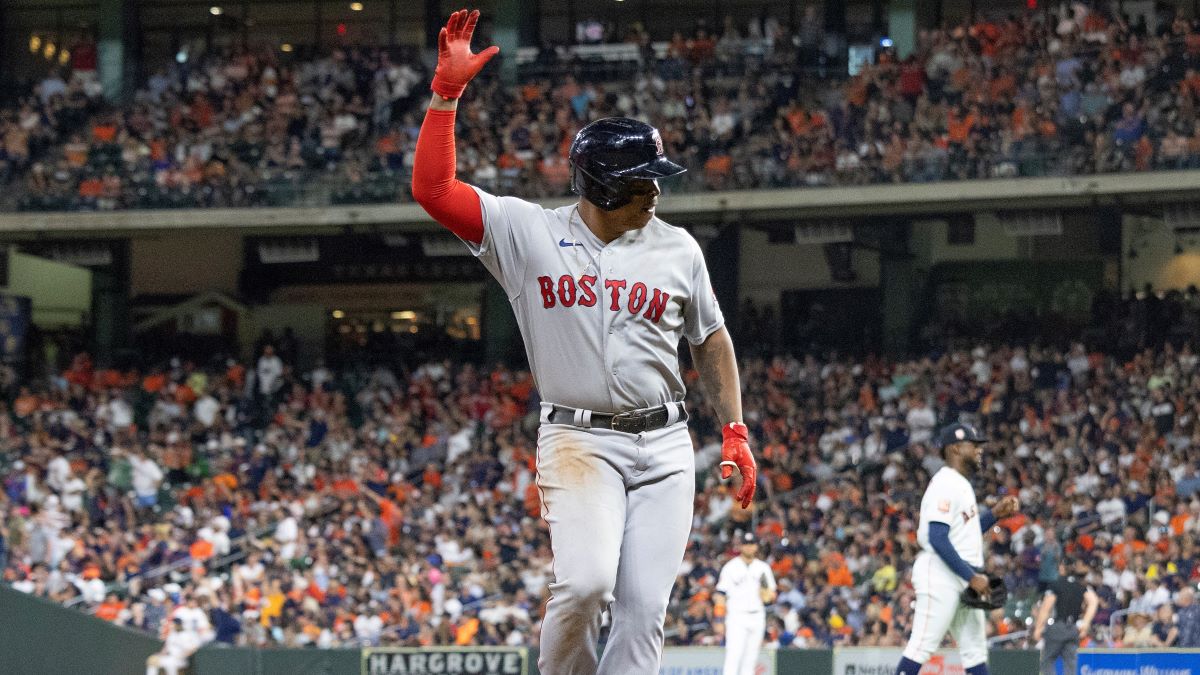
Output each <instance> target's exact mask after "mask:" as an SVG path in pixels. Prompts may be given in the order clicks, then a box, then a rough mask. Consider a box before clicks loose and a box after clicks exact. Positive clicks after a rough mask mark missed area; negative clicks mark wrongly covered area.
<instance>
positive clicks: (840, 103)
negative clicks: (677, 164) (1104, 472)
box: [0, 4, 1200, 211]
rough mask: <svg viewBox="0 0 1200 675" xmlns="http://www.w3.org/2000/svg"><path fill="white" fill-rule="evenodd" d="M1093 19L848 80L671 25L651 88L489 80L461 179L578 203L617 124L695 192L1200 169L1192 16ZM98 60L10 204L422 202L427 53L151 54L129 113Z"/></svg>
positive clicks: (651, 66)
mask: <svg viewBox="0 0 1200 675" xmlns="http://www.w3.org/2000/svg"><path fill="white" fill-rule="evenodd" d="M1074 11H1075V14H1074V15H1072V16H1071V17H1069V18H1063V19H1062V20H1061V21H1056V20H1054V19H1053V18H1052V15H1047V14H1044V13H1038V12H1033V11H1030V12H1028V13H1025V14H1023V15H1018V16H1011V17H1009V18H1008V19H1005V20H997V21H988V20H980V21H978V22H977V23H975V24H966V25H961V26H958V27H955V28H953V29H948V30H928V31H922V32H921V33H920V35H919V36H918V40H917V45H916V46H917V49H916V51H915V53H914V54H912V55H911V56H910V57H909V58H906V59H904V60H903V61H899V60H898V59H897V58H896V56H895V55H894V53H892V52H888V51H885V52H883V53H882V54H881V55H880V56H879V59H878V63H877V64H874V65H867V66H865V67H864V68H863V69H862V71H861V72H860V73H859V74H857V75H855V76H853V77H851V78H849V79H848V80H845V81H841V80H839V79H835V78H832V77H830V76H829V75H828V73H824V74H823V73H822V72H820V71H813V70H811V69H809V68H804V67H801V66H802V65H803V64H804V63H805V51H804V48H803V46H801V47H797V46H796V45H797V44H800V45H805V44H807V43H805V42H804V40H803V39H798V40H795V41H794V40H793V39H792V38H793V37H794V36H792V35H788V34H786V32H785V31H784V29H783V28H782V26H781V24H780V22H778V21H776V20H773V19H770V18H768V19H767V20H766V21H765V22H763V23H758V22H755V23H754V25H753V28H754V30H753V31H750V32H747V33H745V34H743V32H742V31H741V30H740V29H739V27H738V26H736V25H734V24H733V23H727V24H726V26H725V28H724V31H723V32H722V33H721V34H719V35H715V36H710V35H708V34H707V33H706V32H705V31H703V30H698V31H697V32H696V33H695V34H694V35H693V36H692V37H690V38H685V37H684V36H683V35H682V34H680V33H676V34H675V35H674V36H672V37H671V40H670V42H669V43H668V45H667V49H666V51H665V53H664V54H663V55H662V56H661V57H658V56H655V55H654V53H653V50H652V49H649V48H648V45H649V41H650V39H651V37H654V38H656V39H663V38H665V37H666V36H649V35H647V34H644V33H637V32H635V33H633V34H631V36H630V37H629V39H630V40H632V41H634V42H637V43H638V44H641V45H643V47H646V49H644V50H643V51H644V54H645V56H644V57H643V59H642V63H641V67H639V68H638V70H637V74H636V76H634V77H633V78H631V79H623V80H618V81H594V79H595V78H582V77H581V78H580V79H579V80H577V79H576V74H578V73H580V72H581V68H582V66H580V65H579V64H576V63H571V62H567V61H563V62H556V61H555V60H554V58H552V57H551V58H549V59H548V60H544V62H541V63H540V64H539V65H540V69H539V70H538V71H536V72H535V73H534V75H533V76H531V77H529V78H528V79H526V80H525V81H524V82H523V83H522V84H521V85H520V86H518V87H513V88H503V87H501V86H500V85H499V83H498V82H497V81H495V80H492V81H489V82H481V83H480V86H479V87H478V88H477V89H476V90H475V91H473V92H472V95H471V96H469V97H468V98H467V99H466V101H465V103H466V105H465V106H464V110H463V114H462V115H460V120H459V122H460V129H459V133H460V134H461V135H462V136H463V138H465V139H467V140H468V142H467V143H464V146H465V147H464V148H462V151H461V152H460V156H459V170H460V173H461V175H463V176H464V177H465V178H466V179H467V180H470V181H471V182H472V183H474V184H476V185H479V186H481V187H483V188H485V189H489V190H493V191H498V192H500V193H504V194H509V193H520V194H522V195H525V196H532V197H538V196H556V195H563V194H566V193H567V191H568V190H567V183H568V168H567V164H566V159H565V152H566V148H567V146H568V145H569V143H570V140H571V138H572V137H573V136H574V133H575V132H576V131H577V130H578V129H579V128H580V127H581V126H582V125H583V124H585V123H586V122H587V121H589V120H591V119H595V118H598V117H603V116H606V115H617V114H620V115H633V116H638V117H643V118H646V119H647V120H648V121H650V122H651V123H653V124H654V125H655V126H656V127H658V128H659V129H660V130H661V131H662V135H663V140H664V144H665V145H666V147H667V154H669V155H670V156H672V157H677V158H682V159H681V161H682V162H683V163H684V164H685V165H686V166H687V168H688V169H689V173H688V174H686V175H685V177H684V181H683V183H682V185H681V186H680V187H677V188H675V189H682V190H703V189H731V188H771V187H786V186H797V185H800V186H820V185H858V184H867V183H892V182H928V181H937V180H948V179H964V178H991V177H1011V176H1040V175H1075V174H1089V173H1108V172H1118V171H1146V170H1151V169H1177V168H1196V167H1200V119H1198V118H1197V107H1198V106H1197V101H1198V97H1200V24H1198V23H1197V22H1196V21H1189V20H1186V19H1185V18H1183V15H1182V14H1180V15H1178V16H1176V18H1175V19H1174V20H1173V21H1164V22H1162V24H1161V26H1160V27H1159V30H1157V31H1156V32H1155V33H1153V34H1151V33H1150V32H1148V31H1147V29H1146V26H1145V25H1144V24H1141V23H1137V24H1132V25H1131V24H1129V23H1126V22H1125V21H1124V20H1122V19H1120V18H1117V17H1113V16H1110V15H1108V14H1105V13H1104V12H1103V11H1102V10H1091V11H1090V12H1089V11H1088V10H1086V9H1084V8H1083V5H1080V4H1077V5H1075V6H1074ZM1048 17H1050V18H1048ZM801 32H803V30H801ZM752 33H755V34H752ZM795 37H803V36H795ZM804 39H808V38H804ZM810 41H811V40H810ZM544 53H545V54H552V52H544ZM90 67H91V68H93V70H90V71H77V72H74V73H63V74H50V75H49V76H47V77H46V78H45V79H43V80H42V81H40V82H38V83H36V84H34V85H33V86H32V87H31V88H30V89H29V90H28V91H27V92H26V94H25V95H24V96H20V97H17V98H18V101H17V103H15V104H14V105H13V106H12V107H11V108H10V109H8V110H6V111H4V113H3V114H2V115H0V138H3V139H4V143H3V145H2V146H0V183H3V182H9V183H13V184H15V185H16V186H17V187H18V188H19V189H16V190H8V191H6V192H7V196H8V198H9V200H10V202H11V203H10V204H8V205H7V206H9V207H15V208H21V209H27V210H51V211H53V210H93V209H99V210H108V209H121V208H170V207H175V208H186V207H198V206H262V205H268V206H269V205H288V204H301V203H302V204H305V205H313V204H320V203H325V204H329V203H334V204H339V203H341V204H344V203H364V202H380V203H382V202H391V201H395V200H397V199H408V198H409V196H408V195H407V194H404V192H405V190H404V189H402V187H401V186H407V185H408V184H409V180H408V173H409V171H410V169H411V165H412V156H413V150H414V146H415V142H416V135H417V126H418V123H419V120H420V118H421V107H422V105H423V103H424V101H425V93H426V92H425V91H424V89H423V87H422V83H424V82H427V81H428V80H429V76H430V73H429V69H428V66H427V65H426V64H424V63H423V62H422V61H421V60H420V59H419V58H417V57H416V56H415V55H414V54H413V53H411V51H409V50H407V49H400V50H389V49H381V48H369V47H361V48H358V47H342V48H338V49H335V50H333V51H332V52H330V53H327V54H309V55H306V57H301V55H300V53H299V52H296V53H290V54H288V53H285V54H281V53H280V52H278V51H277V48H276V46H275V45H271V46H264V47H261V48H253V47H248V48H244V49H239V50H237V51H230V52H227V53H220V54H215V53H214V54H204V55H200V56H198V57H197V58H195V59H192V60H190V61H187V62H185V63H183V64H179V63H173V62H172V63H169V64H167V63H164V64H145V69H146V71H147V72H148V73H153V74H151V75H150V76H149V77H148V79H147V80H146V81H145V82H144V83H142V86H141V88H140V89H139V90H138V91H137V93H136V95H135V96H134V97H133V100H132V102H131V103H129V104H128V105H126V106H124V107H119V108H111V107H108V106H106V105H105V104H103V103H102V98H101V96H100V89H99V87H98V86H91V84H90V83H94V82H95V78H94V76H95V72H94V67H95V64H94V63H93V64H90ZM485 77H487V75H486V74H485ZM497 101H501V102H503V104H504V106H505V107H504V109H503V110H499V111H497V110H493V109H491V106H493V105H494V104H495V102H497Z"/></svg>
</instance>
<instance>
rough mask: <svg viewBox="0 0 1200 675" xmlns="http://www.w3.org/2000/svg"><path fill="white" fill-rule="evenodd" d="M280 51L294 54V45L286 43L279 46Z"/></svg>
mask: <svg viewBox="0 0 1200 675" xmlns="http://www.w3.org/2000/svg"><path fill="white" fill-rule="evenodd" d="M279 51H281V52H287V53H289V54H290V53H291V52H292V43H290V42H285V43H283V44H281V45H279Z"/></svg>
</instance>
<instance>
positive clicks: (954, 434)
mask: <svg viewBox="0 0 1200 675" xmlns="http://www.w3.org/2000/svg"><path fill="white" fill-rule="evenodd" d="M967 441H970V442H972V443H983V442H985V441H987V436H984V435H983V432H982V431H980V430H979V429H976V428H975V427H974V426H972V425H970V424H961V423H958V422H955V423H954V424H947V425H946V426H944V427H942V428H941V429H940V430H939V431H938V433H937V436H935V437H934V439H933V445H934V447H937V448H944V447H946V446H947V445H953V444H955V443H965V442H967Z"/></svg>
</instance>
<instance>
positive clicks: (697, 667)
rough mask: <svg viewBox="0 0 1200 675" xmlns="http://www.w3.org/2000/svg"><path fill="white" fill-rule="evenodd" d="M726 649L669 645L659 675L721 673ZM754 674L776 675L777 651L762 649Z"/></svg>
mask: <svg viewBox="0 0 1200 675" xmlns="http://www.w3.org/2000/svg"><path fill="white" fill-rule="evenodd" d="M724 666H725V650H724V649H723V648H721V647H667V648H665V649H663V658H662V665H661V666H660V667H659V669H658V675H721V673H722V670H723V668H724ZM754 675H775V652H774V651H773V650H770V649H761V650H759V652H758V664H757V665H755V667H754Z"/></svg>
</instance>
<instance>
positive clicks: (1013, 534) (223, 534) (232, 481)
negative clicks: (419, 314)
mask: <svg viewBox="0 0 1200 675" xmlns="http://www.w3.org/2000/svg"><path fill="white" fill-rule="evenodd" d="M746 346H747V350H746V351H747V352H748V353H753V352H754V349H752V348H751V347H752V345H749V344H747V345H746ZM1198 361H1200V355H1198V354H1197V352H1196V351H1194V349H1193V347H1192V346H1191V344H1190V343H1186V342H1184V343H1182V344H1179V345H1174V344H1172V343H1171V342H1165V343H1159V342H1156V341H1152V342H1148V343H1146V344H1144V345H1139V346H1135V348H1133V349H1127V350H1124V351H1123V352H1121V353H1117V352H1113V351H1104V350H1101V349H1098V348H1089V347H1088V346H1085V345H1084V344H1082V343H1080V342H1070V343H1062V344H1058V343H1050V342H1046V343H1039V342H1036V341H1035V342H1032V343H1028V344H1021V345H1004V344H986V343H982V342H980V343H967V342H960V343H949V344H948V345H947V346H946V347H945V348H940V349H931V350H929V351H928V352H927V353H925V354H924V355H922V356H920V357H919V358H913V359H908V360H900V361H892V360H888V359H884V358H880V357H875V356H856V357H849V356H837V355H835V354H829V355H826V356H823V357H817V356H803V357H793V356H782V355H781V356H775V357H771V358H760V357H757V356H747V357H744V358H743V359H742V364H741V367H742V378H743V386H744V390H745V395H744V406H745V415H746V421H747V423H748V424H749V425H750V428H751V429H752V431H753V436H754V438H755V439H756V443H755V450H756V453H757V456H758V460H759V464H760V467H761V474H760V485H759V489H760V495H761V496H760V498H759V499H758V501H757V503H756V504H754V505H753V506H752V507H751V508H752V510H742V509H740V508H739V507H737V506H735V505H734V503H733V500H732V498H731V494H732V491H731V489H730V488H731V486H730V485H728V484H723V483H721V482H720V481H718V480H717V479H716V472H715V471H714V464H715V462H716V461H717V459H718V457H719V453H720V447H719V438H720V436H719V433H718V429H717V425H716V422H715V420H714V419H713V418H712V416H711V413H710V411H709V410H708V408H707V406H706V404H705V403H704V397H703V395H702V392H701V391H699V389H698V388H697V387H695V386H693V388H692V390H691V392H690V393H689V398H688V403H689V407H690V409H691V410H692V411H693V413H694V416H693V421H692V422H691V425H690V426H691V429H692V433H693V436H694V439H695V447H696V467H697V474H696V475H697V488H698V490H697V497H696V502H695V528H694V532H693V535H692V540H691V545H690V546H689V549H688V552H687V556H686V559H685V561H684V564H683V566H682V568H681V569H680V571H679V579H678V582H677V584H676V587H675V591H674V596H673V598H672V601H671V607H670V614H669V617H668V640H669V641H670V642H671V643H674V644H719V640H720V635H719V628H718V622H716V621H715V619H717V618H718V617H715V616H714V614H713V612H714V605H713V599H712V591H713V586H714V584H715V579H716V573H717V571H718V570H719V569H720V567H721V565H722V564H723V562H724V561H725V560H726V559H727V558H728V557H729V556H730V555H732V554H733V552H734V544H733V539H734V537H735V536H736V534H737V533H738V532H740V531H750V530H752V531H754V532H755V533H756V534H757V535H758V536H759V537H760V540H761V541H762V542H763V546H762V550H763V554H764V556H765V558H766V559H767V560H768V562H769V563H770V564H771V566H772V568H773V569H774V571H775V574H776V575H777V577H778V579H779V583H780V593H779V597H778V600H777V601H776V603H775V604H774V606H773V608H772V611H771V614H770V620H769V625H770V636H769V642H770V643H771V644H774V645H791V646H820V645H830V644H839V645H846V644H853V645H877V644H883V645H898V644H900V643H901V641H902V640H903V639H904V636H905V635H906V632H907V629H908V627H909V625H910V622H911V608H910V605H911V601H912V598H913V596H912V590H911V585H910V583H909V582H908V577H907V574H908V568H909V565H910V564H911V562H912V560H913V558H914V556H915V553H916V552H917V548H918V547H917V544H916V537H915V533H916V524H917V523H916V518H917V513H918V504H919V501H920V498H921V494H922V492H923V490H924V487H925V485H926V483H927V480H928V477H929V476H930V475H931V474H932V473H933V472H935V471H936V470H937V469H938V468H939V467H940V466H941V460H940V459H939V457H938V453H937V452H936V451H935V450H934V449H933V448H931V447H930V445H929V440H930V437H931V435H932V433H933V431H934V430H935V428H936V427H937V426H939V425H940V424H943V423H946V422H947V421H951V420H972V421H974V422H976V423H978V424H981V425H982V426H983V428H984V429H986V430H987V433H988V435H989V437H990V438H991V439H992V440H993V443H992V444H991V445H990V446H989V447H988V449H987V451H986V452H985V462H984V468H983V470H982V472H981V473H980V475H978V476H976V477H975V484H976V490H977V493H978V494H979V495H981V497H982V496H995V495H1003V494H1016V495H1018V496H1019V497H1020V499H1021V502H1022V505H1023V508H1022V513H1021V515H1019V516H1014V517H1012V518H1009V519H1007V520H1004V521H1002V522H1001V523H999V524H998V526H997V527H996V528H994V529H993V530H992V531H990V532H988V533H987V535H986V539H987V542H988V550H989V552H990V553H989V556H988V567H989V571H990V572H993V573H997V574H1001V575H1003V576H1005V578H1006V579H1007V581H1008V583H1009V585H1010V587H1011V588H1012V589H1013V597H1014V600H1013V601H1012V602H1011V603H1010V605H1009V606H1008V607H1007V608H1006V609H1005V610H1003V611H997V612H995V613H994V614H993V615H992V616H991V617H990V620H991V622H992V627H991V634H993V635H998V636H1004V635H1006V634H1008V633H1011V632H1013V631H1016V630H1021V629H1023V628H1024V627H1025V622H1026V620H1027V618H1028V616H1029V614H1030V612H1031V609H1032V603H1033V602H1034V601H1036V597H1037V592H1038V591H1039V590H1040V589H1043V588H1045V586H1046V585H1047V584H1048V583H1050V582H1052V581H1053V580H1054V579H1055V578H1056V575H1057V573H1058V572H1057V567H1058V561H1060V560H1062V559H1063V557H1064V556H1074V557H1082V558H1083V559H1084V560H1086V561H1087V562H1088V564H1089V565H1090V567H1091V569H1092V577H1091V579H1090V581H1091V583H1092V584H1093V585H1094V586H1095V588H1096V589H1097V592H1098V593H1099V594H1100V597H1101V599H1102V602H1101V611H1100V613H1099V615H1098V617H1097V620H1096V625H1095V626H1094V628H1093V630H1092V631H1091V634H1090V636H1089V639H1090V640H1091V641H1092V644H1094V645H1107V646H1123V645H1130V646H1132V645H1138V644H1154V645H1158V644H1163V645H1167V646H1179V647H1182V646H1192V647H1195V646H1198V645H1200V643H1198V642H1197V640H1200V623H1198V622H1200V616H1198V615H1197V611H1198V610H1197V609H1196V606H1195V605H1194V604H1193V602H1194V601H1193V600H1192V591H1191V590H1189V589H1194V587H1195V586H1196V585H1197V583H1198V582H1200V549H1198V546H1197V541H1198V537H1200V450H1197V448H1200V396H1198V395H1197V394H1196V392H1197V391H1200V370H1198V369H1197V362H1198ZM687 380H688V381H689V382H690V383H691V384H692V385H695V384H696V376H695V374H694V373H693V372H690V371H689V372H688V373H687ZM537 405H538V398H537V393H536V390H535V389H534V387H533V382H532V380H531V378H530V376H529V374H528V373H526V372H523V371H520V370H510V369H508V368H505V367H501V366H490V367H479V366H476V365H471V364H467V363H460V362H455V361H453V360H447V361H444V362H426V363H420V364H415V365H413V366H411V367H403V368H395V369H393V368H389V367H386V366H378V367H374V368H347V369H345V370H343V371H341V372H333V371H331V370H329V369H327V368H325V367H323V366H318V367H316V368H314V369H311V370H308V371H301V370H298V369H296V368H295V367H294V364H293V363H290V362H289V361H285V360H283V359H281V357H280V356H279V354H277V353H276V351H275V349H274V348H273V347H272V346H270V345H267V346H265V347H264V348H263V349H262V352H261V355H260V356H259V357H258V358H257V360H256V361H252V362H249V363H239V362H237V361H235V360H231V359H223V358H221V359H216V360H214V361H212V362H210V363H191V362H180V361H179V360H178V359H176V360H173V361H172V362H170V363H167V364H163V367H160V368H151V369H148V370H144V371H137V370H133V371H128V372H121V371H115V370H107V369H98V368H96V367H95V366H93V364H92V363H91V361H90V359H89V358H88V357H87V356H86V355H85V354H81V355H79V356H77V357H76V358H75V359H74V361H73V362H72V363H71V365H70V367H69V368H68V369H66V370H65V371H64V372H61V373H57V374H55V375H54V376H53V377H51V378H49V379H48V380H47V381H45V382H43V383H38V384H36V385H32V386H25V387H21V388H20V390H19V391H17V392H16V395H15V396H14V397H12V400H11V401H10V402H8V403H6V404H5V406H4V408H3V414H2V415H0V458H2V459H3V464H2V466H3V469H2V470H0V476H2V478H3V486H4V494H3V497H2V498H0V500H2V501H0V516H2V518H0V523H2V527H0V534H2V535H3V538H2V539H0V541H2V542H3V545H2V546H0V562H2V563H3V570H4V577H5V580H6V581H7V582H9V583H12V584H13V585H14V586H15V587H16V588H18V589H21V590H23V591H26V592H29V593H33V594H36V595H40V596H45V597H48V598H52V599H54V600H56V601H58V602H61V603H65V604H67V605H71V606H77V607H79V608H81V609H85V610H86V611H89V612H92V613H94V614H95V615H96V616H98V617H101V618H103V619H105V620H108V621H113V622H116V623H120V624H124V625H130V626H135V627H137V628H141V629H144V630H147V631H151V632H158V631H160V630H161V629H162V628H163V626H164V621H166V620H167V619H168V618H170V617H174V616H179V617H181V618H182V619H183V622H184V625H185V626H186V627H188V629H189V630H195V631H198V632H199V633H200V634H201V635H203V636H204V639H206V640H213V639H215V640H218V641H221V642H227V643H236V644H257V645H289V646H292V645H317V646H329V645H344V644H354V645H359V644H363V645H377V644H404V645H429V644H460V645H474V644H492V645H494V644H536V642H537V638H538V620H539V617H540V616H541V612H542V607H543V604H544V602H545V601H546V586H547V583H548V581H549V579H550V574H551V573H550V552H549V546H548V541H547V538H546V534H545V530H544V528H543V526H542V523H541V522H540V520H539V517H540V512H539V508H540V503H539V497H538V492H537V489H536V485H535V479H536V476H535V442H534V438H535V430H536V425H537ZM734 487H736V486H734ZM1143 629H1145V630H1143ZM1146 630H1148V631H1149V633H1146V632H1145V631H1146ZM1139 631H1141V632H1139ZM1143 633H1145V634H1143Z"/></svg>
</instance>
